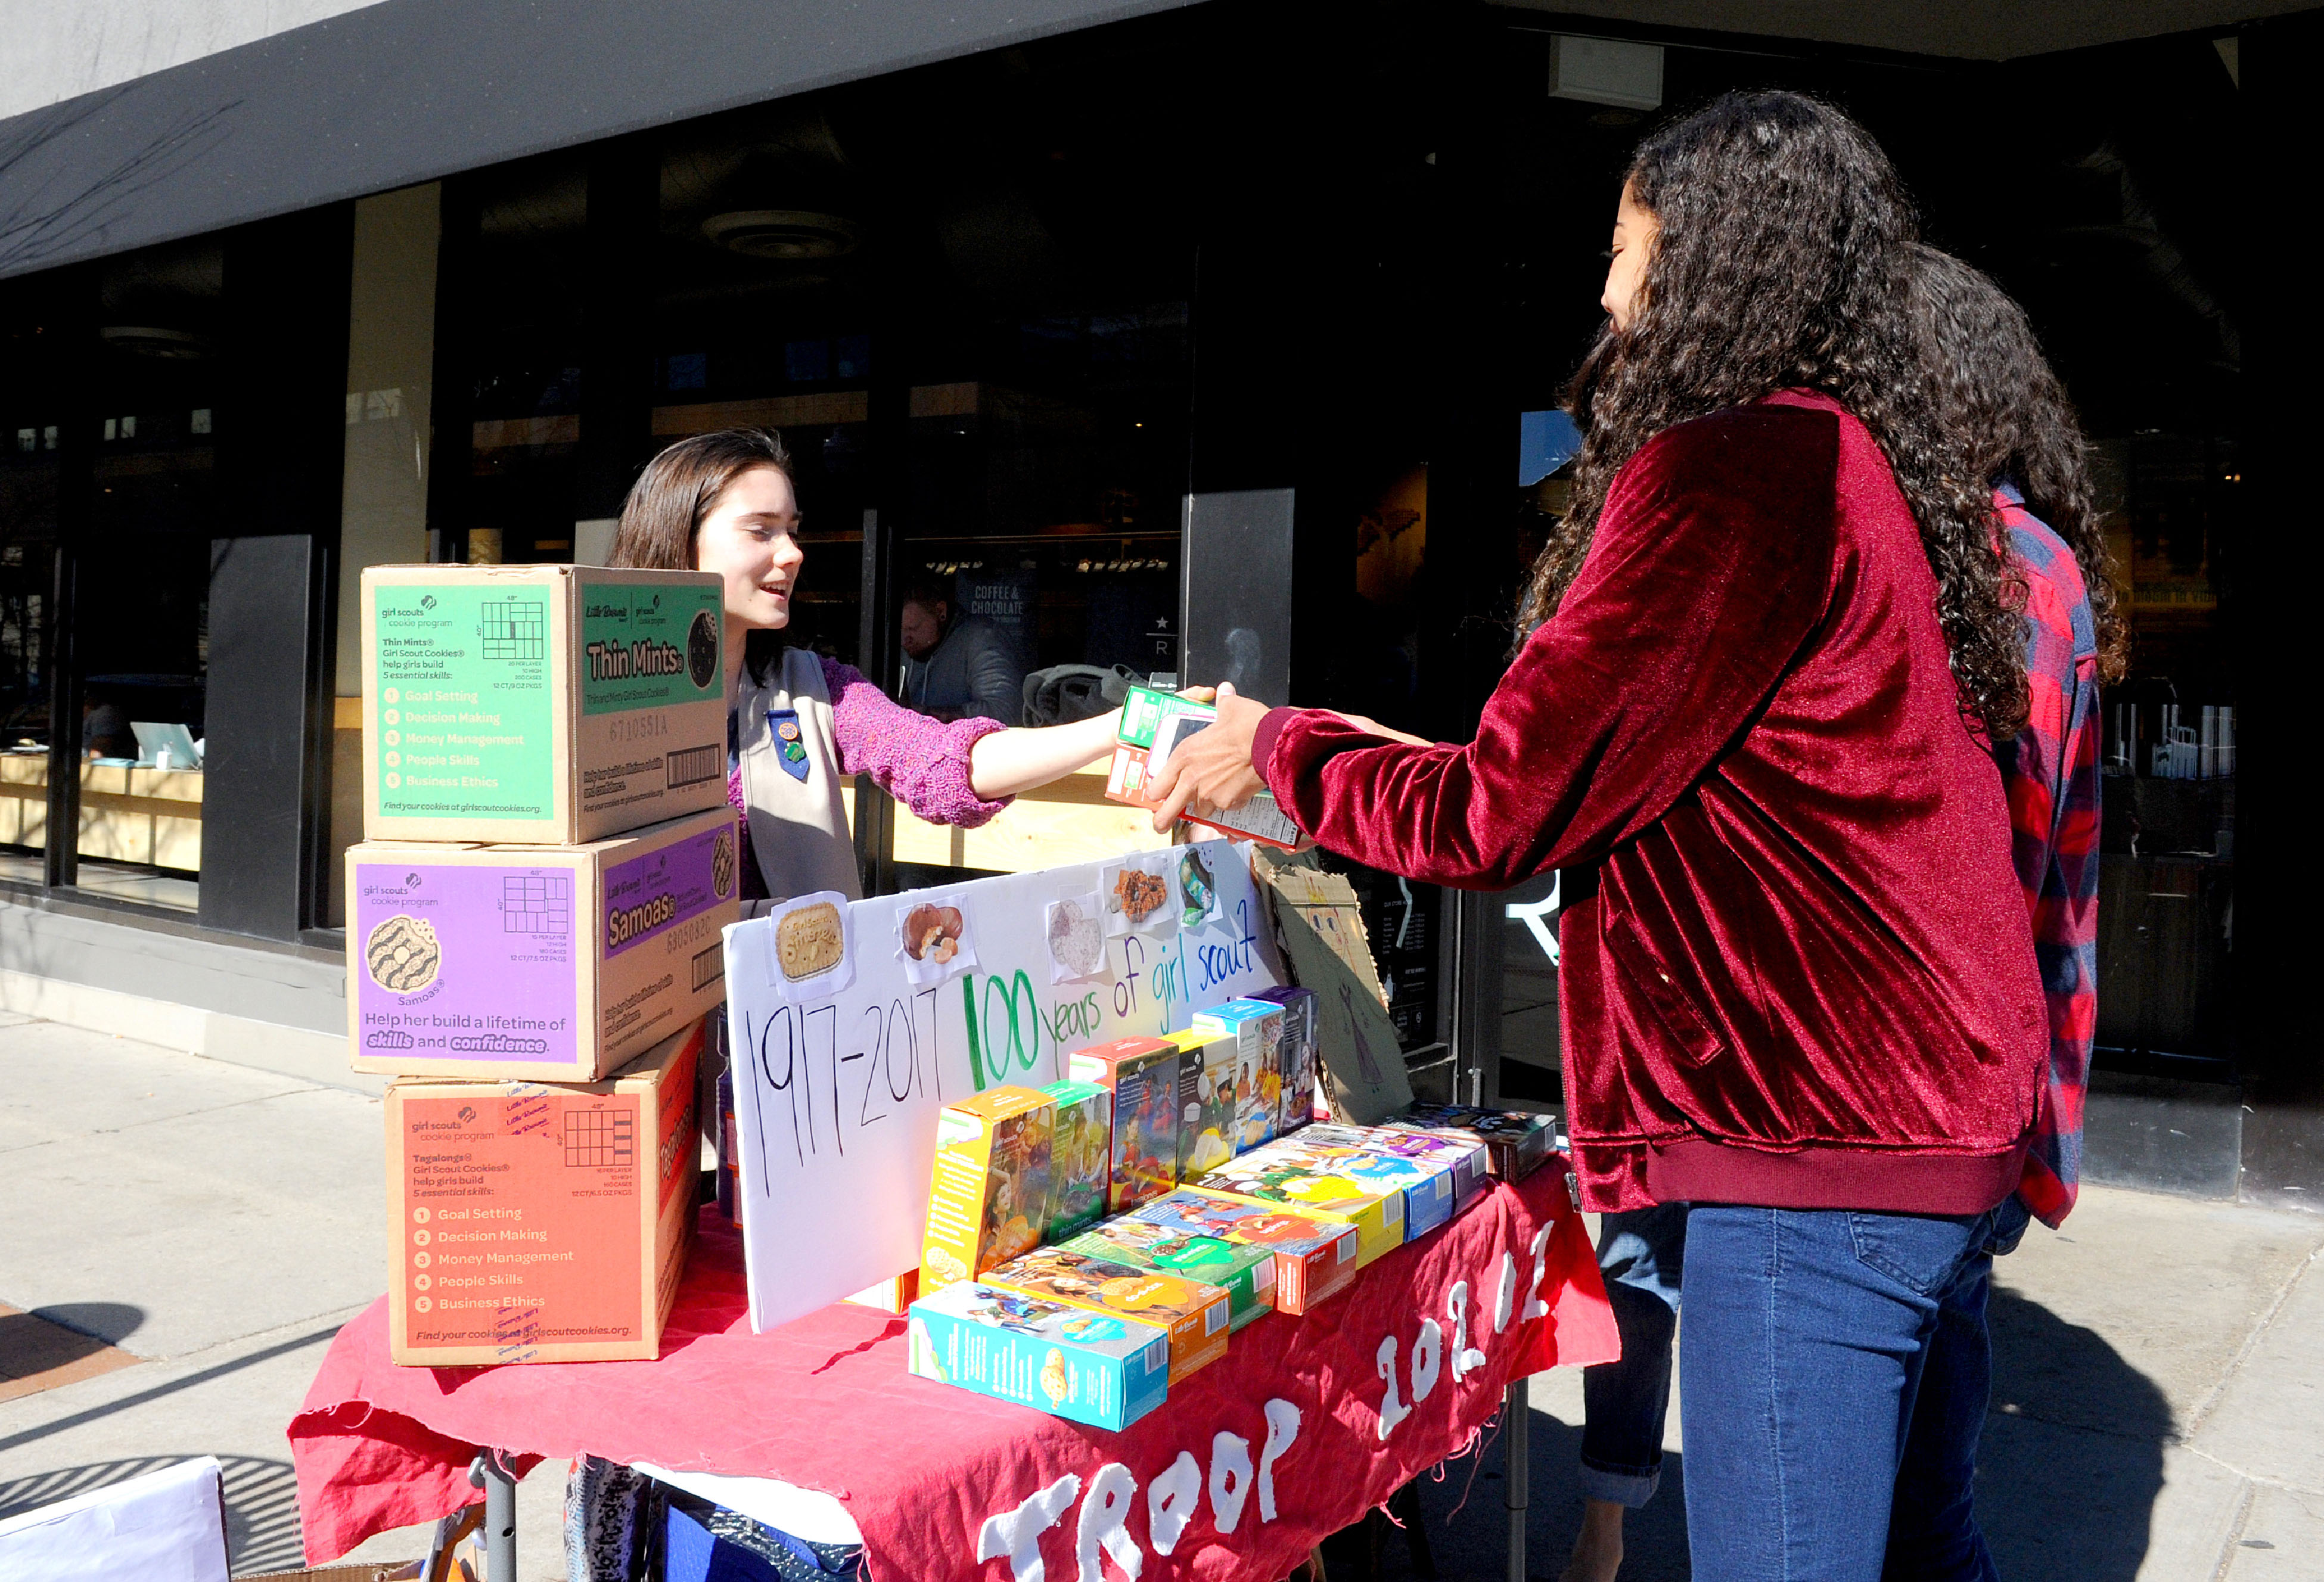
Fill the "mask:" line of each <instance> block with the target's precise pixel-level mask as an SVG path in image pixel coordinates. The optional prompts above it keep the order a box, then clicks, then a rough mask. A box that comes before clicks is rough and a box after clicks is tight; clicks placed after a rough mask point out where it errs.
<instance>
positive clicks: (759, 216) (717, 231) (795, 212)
mask: <svg viewBox="0 0 2324 1582" xmlns="http://www.w3.org/2000/svg"><path fill="white" fill-rule="evenodd" d="M702 234H703V235H705V236H707V237H708V238H710V240H711V241H713V242H715V243H716V244H718V245H719V246H721V247H724V248H725V249H726V250H727V251H728V252H730V253H741V254H742V255H743V256H744V257H745V258H763V259H767V260H770V261H771V262H778V263H798V262H806V261H807V260H810V259H817V258H839V257H842V256H844V255H845V254H847V253H853V252H854V251H855V249H856V248H857V247H858V246H859V245H860V244H862V240H863V235H862V231H861V230H860V229H858V228H857V226H856V224H855V222H854V221H853V220H849V219H843V218H841V217H840V216H837V215H826V214H816V213H814V212H813V211H811V210H807V209H798V208H749V209H734V210H732V211H730V212H728V213H726V214H723V215H713V216H710V217H709V218H708V219H706V220H705V221H703V222H702Z"/></svg>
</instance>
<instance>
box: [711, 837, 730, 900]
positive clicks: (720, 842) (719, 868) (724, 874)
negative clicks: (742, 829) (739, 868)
mask: <svg viewBox="0 0 2324 1582" xmlns="http://www.w3.org/2000/svg"><path fill="white" fill-rule="evenodd" d="M710 888H711V889H712V891H713V892H714V893H715V894H716V896H717V897H718V898H719V899H720V900H722V901H723V900H724V899H725V898H726V897H729V896H731V895H733V893H734V832H733V831H732V830H721V831H719V832H718V839H717V840H715V842H711V846H710Z"/></svg>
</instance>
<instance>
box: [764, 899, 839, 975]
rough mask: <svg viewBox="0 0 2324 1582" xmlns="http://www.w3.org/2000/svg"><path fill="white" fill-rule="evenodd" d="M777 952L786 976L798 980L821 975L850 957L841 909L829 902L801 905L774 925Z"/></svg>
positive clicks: (777, 957)
mask: <svg viewBox="0 0 2324 1582" xmlns="http://www.w3.org/2000/svg"><path fill="white" fill-rule="evenodd" d="M775 955H776V959H777V960H779V961H781V963H782V968H783V976H784V977H786V978H788V979H789V980H791V981H792V982H794V983H797V982H799V981H800V980H804V979H808V978H820V977H822V976H823V975H824V974H825V972H829V971H833V970H835V969H836V968H837V967H838V966H839V965H840V963H841V962H843V961H845V960H846V959H847V936H846V934H845V932H844V929H843V928H842V926H841V923H840V917H839V908H838V907H837V906H834V905H833V904H832V903H831V902H829V901H819V902H817V903H816V904H815V905H814V906H801V907H800V908H799V909H798V910H797V911H796V912H791V913H788V914H786V915H784V917H783V920H782V921H781V922H780V923H779V924H776V925H775Z"/></svg>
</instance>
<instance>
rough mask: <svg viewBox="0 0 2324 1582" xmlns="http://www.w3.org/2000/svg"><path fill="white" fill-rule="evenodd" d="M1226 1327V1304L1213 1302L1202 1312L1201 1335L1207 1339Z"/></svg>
mask: <svg viewBox="0 0 2324 1582" xmlns="http://www.w3.org/2000/svg"><path fill="white" fill-rule="evenodd" d="M1226 1327H1227V1304H1226V1303H1225V1302H1223V1301H1214V1302H1213V1303H1211V1305H1210V1306H1209V1307H1207V1308H1205V1309H1203V1335H1204V1336H1205V1337H1206V1338H1207V1337H1209V1336H1212V1335H1215V1334H1217V1333H1218V1332H1219V1331H1220V1330H1221V1329H1225V1328H1226Z"/></svg>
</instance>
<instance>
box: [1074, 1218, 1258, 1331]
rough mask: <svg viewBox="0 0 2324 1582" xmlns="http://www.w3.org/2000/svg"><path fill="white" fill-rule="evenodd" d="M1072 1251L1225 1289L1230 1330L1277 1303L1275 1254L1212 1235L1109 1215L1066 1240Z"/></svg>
mask: <svg viewBox="0 0 2324 1582" xmlns="http://www.w3.org/2000/svg"><path fill="white" fill-rule="evenodd" d="M1065 1251H1066V1252H1069V1253H1080V1254H1082V1255H1084V1256H1085V1257H1092V1258H1106V1259H1111V1260H1112V1261H1113V1262H1116V1263H1121V1264H1129V1265H1134V1266H1136V1267H1138V1268H1141V1269H1154V1270H1158V1271H1160V1272H1161V1273H1163V1274H1180V1275H1184V1276H1185V1278H1187V1279H1189V1280H1198V1281H1200V1282H1202V1283H1203V1284H1205V1285H1215V1286H1218V1287H1219V1288H1220V1289H1221V1290H1222V1291H1224V1292H1226V1293H1227V1303H1228V1311H1227V1328H1228V1329H1230V1330H1233V1329H1241V1328H1242V1327H1243V1326H1244V1325H1245V1324H1248V1323H1250V1321H1251V1320H1253V1319H1255V1318H1258V1317H1259V1315H1260V1314H1262V1313H1265V1312H1269V1311H1273V1309H1274V1307H1275V1253H1274V1250H1273V1249H1272V1248H1269V1247H1263V1246H1238V1245H1236V1244H1235V1243H1233V1242H1231V1241H1222V1240H1221V1239H1219V1238H1218V1237H1214V1236H1194V1235H1189V1234H1187V1233H1186V1232H1185V1231H1182V1230H1176V1229H1173V1228H1170V1227H1169V1226H1167V1225H1157V1224H1155V1223H1153V1222H1152V1221H1150V1220H1147V1219H1136V1218H1125V1219H1109V1220H1107V1221H1106V1222H1105V1223H1104V1224H1102V1225H1100V1226H1099V1227H1098V1228H1096V1229H1094V1230H1092V1231H1088V1232H1086V1233H1085V1234H1084V1235H1081V1236H1077V1237H1074V1239H1073V1240H1071V1241H1069V1242H1066V1243H1065Z"/></svg>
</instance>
